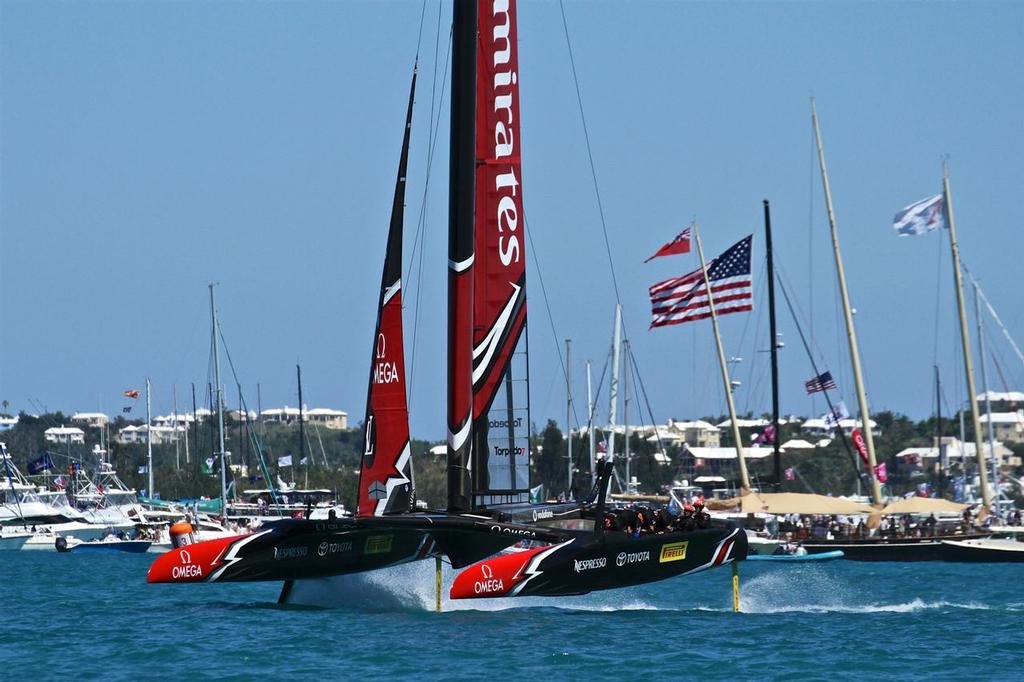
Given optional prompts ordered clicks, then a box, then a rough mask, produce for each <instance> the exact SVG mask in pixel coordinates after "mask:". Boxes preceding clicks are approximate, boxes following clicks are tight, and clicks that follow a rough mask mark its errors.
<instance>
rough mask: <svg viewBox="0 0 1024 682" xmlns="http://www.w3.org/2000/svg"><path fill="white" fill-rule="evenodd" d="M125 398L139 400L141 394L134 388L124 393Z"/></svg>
mask: <svg viewBox="0 0 1024 682" xmlns="http://www.w3.org/2000/svg"><path fill="white" fill-rule="evenodd" d="M124 397H125V398H138V397H139V392H138V391H136V390H135V389H133V388H132V389H129V390H127V391H125V392H124Z"/></svg>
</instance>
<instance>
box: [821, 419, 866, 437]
mask: <svg viewBox="0 0 1024 682" xmlns="http://www.w3.org/2000/svg"><path fill="white" fill-rule="evenodd" d="M868 423H870V424H871V434H872V435H873V436H881V435H882V430H881V429H880V428H878V422H876V421H875V420H874V419H869V420H868ZM839 426H840V427H842V429H843V432H844V433H846V435H850V434H851V433H853V430H854V429H859V428H861V421H860V420H859V419H840V420H839ZM801 428H802V429H803V430H804V431H805V432H806V433H808V434H810V435H812V436H819V437H821V436H828V435H830V434H831V433H832V431H833V430H835V427H834V426H829V425H828V424H826V423H825V420H824V419H808V420H807V421H805V422H804V423H803V426H802V427H801Z"/></svg>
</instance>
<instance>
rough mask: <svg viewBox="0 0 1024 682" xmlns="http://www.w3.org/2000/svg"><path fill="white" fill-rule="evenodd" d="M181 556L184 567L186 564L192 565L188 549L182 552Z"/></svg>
mask: <svg viewBox="0 0 1024 682" xmlns="http://www.w3.org/2000/svg"><path fill="white" fill-rule="evenodd" d="M180 556H181V563H182V564H183V565H184V564H190V563H192V555H191V554H189V553H188V550H187V549H183V550H181V554H180Z"/></svg>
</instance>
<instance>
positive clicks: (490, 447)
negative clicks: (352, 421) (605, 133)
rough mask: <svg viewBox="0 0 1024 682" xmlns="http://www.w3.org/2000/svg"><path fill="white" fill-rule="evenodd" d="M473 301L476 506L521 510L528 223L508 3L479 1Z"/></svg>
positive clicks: (525, 468)
mask: <svg viewBox="0 0 1024 682" xmlns="http://www.w3.org/2000/svg"><path fill="white" fill-rule="evenodd" d="M479 9H480V11H479V13H478V18H477V21H478V28H479V43H478V45H479V49H478V50H477V69H476V71H477V73H476V83H477V101H476V120H477V125H476V212H475V213H476V216H475V227H474V232H475V236H474V247H475V259H474V272H473V277H474V285H473V289H474V303H473V441H474V442H473V448H472V452H473V465H472V467H471V469H472V476H473V506H475V507H479V506H489V505H493V504H499V503H507V502H528V501H529V488H530V448H529V435H530V429H529V425H530V416H529V390H528V378H529V374H528V366H527V343H526V334H525V333H524V331H525V330H526V248H525V247H526V241H525V228H526V223H525V219H524V215H523V186H522V171H521V163H520V158H521V147H520V145H521V139H520V136H519V111H520V109H519V73H518V72H519V57H518V47H517V39H518V34H517V28H516V5H515V0H480V4H479Z"/></svg>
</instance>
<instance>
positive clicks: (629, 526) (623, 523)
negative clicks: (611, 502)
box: [615, 509, 640, 535]
mask: <svg viewBox="0 0 1024 682" xmlns="http://www.w3.org/2000/svg"><path fill="white" fill-rule="evenodd" d="M615 514H616V516H618V519H619V530H622V531H624V532H626V533H629V534H630V535H636V534H637V533H639V532H640V526H639V525H638V524H637V518H636V517H637V514H636V510H634V509H619V510H617V511H616V512H615Z"/></svg>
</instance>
